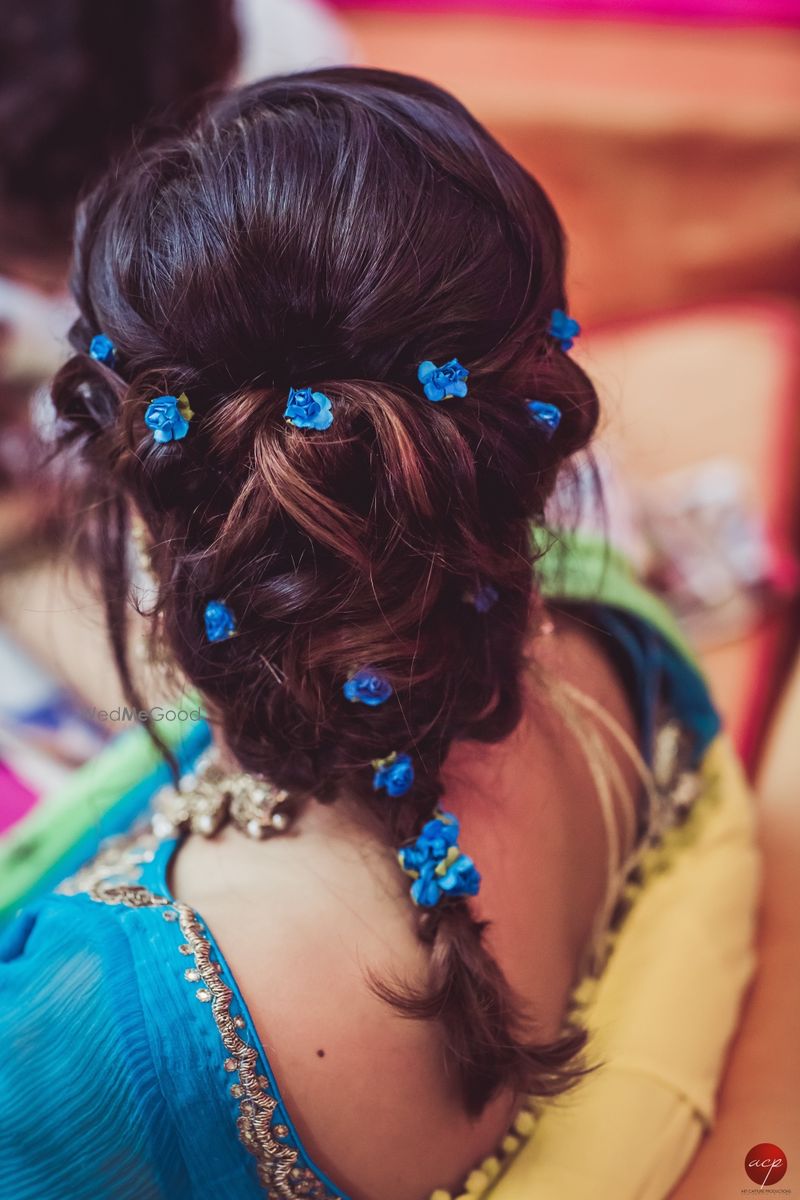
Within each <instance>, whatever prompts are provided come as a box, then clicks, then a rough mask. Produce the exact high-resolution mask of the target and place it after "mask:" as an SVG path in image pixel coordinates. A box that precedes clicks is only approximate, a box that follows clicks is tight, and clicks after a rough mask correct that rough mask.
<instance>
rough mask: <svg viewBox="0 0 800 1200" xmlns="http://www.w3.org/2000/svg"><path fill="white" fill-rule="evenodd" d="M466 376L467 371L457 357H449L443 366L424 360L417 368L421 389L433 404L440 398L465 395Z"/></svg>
mask: <svg viewBox="0 0 800 1200" xmlns="http://www.w3.org/2000/svg"><path fill="white" fill-rule="evenodd" d="M468 377H469V371H468V370H467V368H466V367H462V365H461V363H460V362H459V361H458V359H457V358H451V359H450V362H448V363H445V364H444V366H443V367H437V366H436V363H432V362H429V361H427V360H426V361H425V362H421V363H420V364H419V366H418V368H417V379H418V380H419V381H420V383H421V384H422V390H423V392H424V393H425V395H426V397H427V399H428V400H432V401H433V402H434V403H435V404H436V403H438V402H439V401H440V400H450V399H451V398H452V397H453V396H458V397H459V398H460V397H463V396H466V394H467V384H466V380H467V379H468Z"/></svg>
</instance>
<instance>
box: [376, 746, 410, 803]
mask: <svg viewBox="0 0 800 1200" xmlns="http://www.w3.org/2000/svg"><path fill="white" fill-rule="evenodd" d="M372 767H373V770H374V771H375V774H374V776H373V779H372V786H373V788H374V790H375V791H376V792H381V791H384V790H385V791H386V794H387V796H394V797H398V796H405V794H406V792H410V791H411V788H412V787H413V786H414V764H413V763H412V761H411V759H410V758H409V756H408V755H407V754H397V752H395V753H393V754H390V755H389V756H388V758H376V759H375V761H374V762H373V764H372Z"/></svg>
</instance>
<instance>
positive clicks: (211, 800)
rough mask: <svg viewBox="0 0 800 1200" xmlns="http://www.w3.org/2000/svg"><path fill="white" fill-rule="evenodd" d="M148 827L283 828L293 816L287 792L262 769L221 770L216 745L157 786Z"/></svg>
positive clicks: (161, 834) (261, 831)
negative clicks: (172, 781)
mask: <svg viewBox="0 0 800 1200" xmlns="http://www.w3.org/2000/svg"><path fill="white" fill-rule="evenodd" d="M153 809H154V811H153V817H152V828H153V833H154V834H155V835H156V837H157V838H159V839H165V838H170V837H175V836H176V835H177V834H178V833H199V834H200V835H201V836H202V837H207V838H211V837H214V835H215V834H216V833H218V832H219V830H220V829H221V828H222V826H223V825H224V824H226V823H227V822H228V821H231V822H232V823H233V824H234V825H236V826H237V828H239V829H241V831H242V832H243V833H246V834H247V836H248V837H251V838H254V839H261V838H266V837H274V836H275V835H276V834H279V833H285V832H286V830H287V829H288V828H289V826H290V825H291V823H292V818H293V817H294V803H293V800H292V797H291V796H290V794H289V792H285V791H282V790H281V789H280V788H276V787H275V786H274V785H273V784H271V783H270V782H269V780H268V779H266V778H265V777H264V776H263V775H249V774H248V773H247V772H246V771H226V770H225V769H224V768H223V767H222V766H221V765H220V763H219V757H218V754H217V752H216V751H215V750H213V749H212V750H208V751H206V753H205V754H202V755H201V756H200V758H199V759H198V760H197V763H196V764H195V767H194V769H193V770H192V771H191V772H190V773H189V774H187V775H183V776H182V777H181V780H180V783H179V785H178V786H177V787H174V786H172V785H168V786H166V787H163V788H161V789H160V790H159V791H158V792H157V793H156V795H155V798H154V800H153Z"/></svg>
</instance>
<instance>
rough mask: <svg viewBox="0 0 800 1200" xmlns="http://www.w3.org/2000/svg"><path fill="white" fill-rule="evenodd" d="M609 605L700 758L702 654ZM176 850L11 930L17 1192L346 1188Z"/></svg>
mask: <svg viewBox="0 0 800 1200" xmlns="http://www.w3.org/2000/svg"><path fill="white" fill-rule="evenodd" d="M592 619H593V621H594V623H595V624H596V626H597V627H598V628H599V629H601V630H604V631H605V632H606V633H607V634H608V636H609V637H610V638H611V639H612V640H613V644H614V646H615V647H616V656H617V660H618V662H619V664H620V669H621V671H622V672H623V676H624V677H625V678H626V680H627V682H628V684H629V686H630V688H631V690H632V695H633V696H634V697H635V700H636V707H637V709H638V712H639V714H640V719H641V730H642V744H643V747H644V748H645V749H646V748H648V747H649V746H650V745H651V743H652V732H653V727H654V722H655V713H656V708H657V706H658V705H663V704H664V703H666V704H667V705H668V706H669V708H670V709H671V710H672V711H673V712H675V713H676V715H678V716H679V717H680V718H681V719H682V721H684V722H685V723H686V725H687V726H688V728H689V729H690V730H691V731H692V733H693V735H694V750H695V755H696V757H698V758H699V757H700V756H701V755H702V752H703V750H704V749H705V748H706V746H707V745H708V744H709V742H710V741H711V740H712V739H713V736H714V734H715V733H716V731H717V729H718V726H719V722H718V719H717V717H716V714H715V713H714V711H713V709H712V707H711V705H710V702H709V700H708V697H707V693H706V691H705V687H704V686H703V684H702V681H701V679H700V677H699V675H698V674H697V672H696V671H695V670H694V668H693V667H691V666H690V665H689V664H688V663H687V662H686V661H685V660H684V659H683V658H682V657H681V656H680V655H679V654H678V653H677V652H676V651H675V650H673V649H671V648H670V646H669V645H668V644H667V642H666V641H665V640H664V638H663V637H661V635H660V634H658V633H657V632H656V631H655V630H654V629H653V628H652V627H650V626H648V625H647V624H646V623H645V622H644V621H642V620H640V619H638V618H635V617H633V616H631V615H630V614H623V613H621V612H620V611H618V610H617V611H613V610H610V609H601V608H600V607H596V608H595V609H594V610H593V615H592ZM173 849H174V843H172V842H163V843H160V844H157V843H155V841H154V840H153V839H150V838H149V835H148V836H147V837H145V839H144V840H143V841H141V840H140V841H138V842H137V843H135V844H134V845H133V846H132V847H128V848H127V849H121V850H120V851H119V852H118V853H116V854H115V853H114V852H113V851H112V852H110V854H109V855H108V856H107V857H106V860H105V861H104V862H102V861H101V863H100V864H98V866H97V867H96V868H95V869H92V868H87V869H86V871H85V872H84V877H83V878H82V879H81V878H79V879H77V880H76V882H75V884H74V894H53V895H50V896H48V897H46V898H44V899H42V900H40V901H39V902H38V903H37V904H36V905H35V906H33V907H32V908H31V909H29V910H27V911H26V912H24V913H23V914H22V915H21V916H20V917H19V918H18V919H17V920H16V922H15V923H13V924H12V925H11V927H10V928H9V929H8V930H6V932H5V934H4V935H3V937H2V940H0V1045H2V1047H3V1053H2V1055H0V1196H2V1197H4V1198H5V1197H8V1198H9V1200H56V1198H58V1200H65V1198H69V1200H106V1198H107V1200H200V1198H201V1197H202V1198H203V1200H205V1197H207V1196H209V1195H221V1196H225V1197H231V1198H233V1197H235V1198H236V1200H249V1198H250V1197H254V1198H255V1197H264V1196H265V1195H266V1196H268V1197H271V1198H273V1197H274V1198H278V1197H282V1198H283V1200H286V1198H287V1197H288V1198H289V1200H291V1198H293V1197H297V1198H300V1197H311V1198H312V1200H328V1198H329V1197H342V1196H343V1193H341V1192H340V1191H339V1190H337V1188H336V1187H335V1186H334V1185H333V1184H332V1183H331V1181H330V1180H329V1179H327V1178H326V1177H325V1176H324V1175H323V1174H322V1172H320V1171H319V1170H318V1169H317V1168H315V1167H314V1164H313V1163H311V1162H310V1160H309V1158H308V1156H307V1154H306V1153H305V1151H304V1149H303V1147H302V1145H301V1144H300V1141H299V1139H298V1137H297V1134H296V1132H295V1130H294V1128H293V1126H292V1123H291V1120H290V1117H289V1114H288V1113H287V1112H286V1111H285V1109H284V1107H283V1104H282V1101H281V1098H280V1094H279V1091H278V1087H277V1083H276V1081H275V1079H274V1078H273V1076H272V1073H271V1071H270V1066H269V1063H268V1061H267V1058H266V1055H265V1054H264V1051H263V1048H262V1047H261V1046H260V1044H259V1042H258V1039H257V1037H256V1033H255V1029H254V1028H253V1024H252V1021H251V1019H250V1016H249V1014H248V1012H247V1009H246V1006H245V1005H244V1002H243V1000H242V997H241V995H240V994H239V992H238V989H237V987H236V983H235V980H234V979H233V978H232V977H231V975H230V972H229V971H228V969H227V967H226V965H225V961H224V959H223V957H222V955H221V954H220V952H219V949H218V947H217V946H216V945H215V943H214V939H213V936H212V934H211V932H210V931H209V930H208V929H206V928H205V927H204V926H203V924H202V919H201V918H200V917H199V916H198V915H197V914H195V913H192V911H191V910H189V909H188V908H186V907H185V906H183V905H181V904H179V903H177V902H175V901H174V900H173V898H172V897H171V896H170V894H169V891H168V886H167V879H166V865H167V862H168V859H169V856H170V855H171V853H172V851H173ZM215 964H216V965H215Z"/></svg>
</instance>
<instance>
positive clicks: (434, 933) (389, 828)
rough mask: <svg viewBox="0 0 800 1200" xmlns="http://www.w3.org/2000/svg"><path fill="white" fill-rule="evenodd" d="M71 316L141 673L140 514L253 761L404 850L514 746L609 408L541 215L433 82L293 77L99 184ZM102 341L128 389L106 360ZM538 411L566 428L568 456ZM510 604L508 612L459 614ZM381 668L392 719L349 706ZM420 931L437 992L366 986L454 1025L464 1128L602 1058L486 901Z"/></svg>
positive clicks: (448, 1036) (177, 638)
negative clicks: (548, 526)
mask: <svg viewBox="0 0 800 1200" xmlns="http://www.w3.org/2000/svg"><path fill="white" fill-rule="evenodd" d="M74 291H75V295H76V298H77V301H78V304H79V306H80V310H81V318H80V320H79V321H78V323H77V324H76V326H75V328H74V330H73V333H72V340H73V345H74V347H75V351H76V354H75V356H74V357H73V358H72V359H71V360H70V361H69V362H68V363H67V364H66V365H65V367H64V368H63V369H62V371H61V372H60V374H59V376H58V377H57V378H56V381H55V384H54V389H53V395H54V400H55V404H56V407H57V409H58V412H59V414H60V416H61V418H62V421H61V430H62V436H63V439H64V441H65V442H78V443H79V444H80V446H81V448H82V453H83V456H84V460H85V463H86V470H87V478H88V481H89V484H90V486H91V488H92V491H93V495H94V496H95V498H101V505H102V511H103V520H102V522H101V537H102V544H101V546H100V548H99V550H98V560H99V562H100V565H101V570H102V574H103V579H104V586H105V596H106V606H107V611H108V614H109V620H110V625H111V632H112V638H113V641H114V646H115V652H116V654H117V657H118V660H119V662H120V666H121V669H122V671H123V676H124V677H125V678H127V679H128V680H130V672H129V671H128V669H127V662H126V658H125V642H126V638H125V633H124V611H125V598H126V591H127V580H126V555H125V549H124V547H125V540H126V537H127V512H128V509H129V505H130V501H133V503H134V505H135V508H136V509H137V510H138V512H139V513H140V514H141V516H142V518H143V520H144V522H145V524H146V526H147V529H148V531H149V535H150V539H151V541H152V546H153V555H152V559H153V569H154V574H155V577H156V580H157V585H158V599H157V602H156V604H155V606H154V611H153V616H152V622H153V626H154V629H156V630H157V632H158V635H159V637H160V638H161V639H163V640H164V641H165V642H166V644H167V645H168V647H169V649H170V653H171V655H172V656H173V657H174V659H175V660H176V662H177V663H178V664H179V667H180V669H181V671H182V672H183V673H184V674H185V675H186V677H187V678H188V679H189V680H191V681H192V682H193V683H194V684H195V685H196V687H197V688H198V689H199V690H200V692H201V693H202V695H203V697H204V698H205V702H206V704H207V706H208V710H209V712H210V713H211V714H212V716H213V717H214V719H215V720H216V721H217V722H218V723H219V725H220V726H221V728H222V730H223V732H224V737H225V739H226V743H227V745H228V747H229V748H230V749H231V750H232V752H233V754H234V755H235V756H236V758H237V759H238V761H239V762H240V763H241V765H242V766H243V767H244V768H245V769H247V770H251V771H254V772H259V773H263V774H264V775H266V776H267V777H269V779H270V780H272V781H273V782H274V783H275V784H276V785H277V786H278V787H280V788H285V789H287V790H288V791H289V792H292V793H296V794H302V795H307V794H313V795H314V796H315V797H316V798H317V799H318V800H320V801H322V802H335V801H336V799H337V798H338V797H340V796H342V795H345V794H346V795H348V796H349V797H355V798H356V799H357V800H358V801H359V802H360V803H361V804H363V805H364V806H366V807H368V808H369V809H370V810H371V811H372V812H374V813H376V814H377V815H378V816H379V818H380V820H381V822H382V824H383V827H384V828H385V836H386V839H387V842H388V843H389V844H391V845H395V846H397V845H400V844H401V843H402V842H403V841H404V839H408V838H410V837H413V836H414V835H415V834H416V833H418V831H419V829H420V827H421V825H422V823H423V822H424V821H425V820H427V819H428V818H429V817H430V816H431V815H432V813H433V811H434V810H435V808H436V806H437V803H438V801H439V799H440V797H441V795H442V791H443V787H442V781H441V772H442V767H443V764H444V762H445V759H446V757H447V754H448V751H449V748H450V746H451V745H452V743H453V742H454V740H456V739H461V738H470V739H477V740H484V741H487V742H492V741H497V740H500V739H502V738H504V737H506V736H507V735H508V734H509V733H510V732H511V731H512V730H513V729H514V728H515V726H516V725H517V723H518V722H519V720H520V717H521V715H522V714H521V707H522V704H521V671H522V665H523V643H524V641H525V639H526V637H527V635H528V634H529V632H530V629H531V623H532V622H535V621H536V619H537V611H538V605H537V601H538V596H537V591H536V586H535V570H534V567H535V559H536V555H537V550H536V547H535V544H534V542H533V540H532V534H531V530H532V528H533V527H534V526H535V525H536V524H537V523H538V524H541V523H542V521H543V514H544V508H545V503H546V501H547V499H548V496H549V495H550V493H551V491H552V489H553V486H554V482H555V479H556V476H557V474H558V472H559V470H560V468H561V467H562V465H563V464H564V463H565V462H566V460H568V459H569V457H570V456H571V455H573V454H574V453H575V452H576V451H577V450H579V449H581V448H582V447H584V446H585V444H586V443H587V441H588V440H589V438H590V437H591V434H592V432H593V429H594V426H595V424H596V421H597V397H596V394H595V391H594V389H593V387H592V385H591V383H590V382H589V380H588V378H587V377H586V375H585V374H584V373H583V371H582V370H581V368H580V367H579V366H578V365H577V364H576V363H575V362H574V361H573V360H572V359H571V358H570V357H569V356H568V355H567V354H565V353H564V352H563V351H562V349H561V348H560V347H559V344H558V341H557V340H554V339H553V338H552V337H551V336H550V334H549V333H548V321H549V316H550V314H551V312H552V310H553V309H555V308H559V307H561V308H564V307H566V301H565V295H564V244H563V236H562V231H561V228H560V225H559V222H558V219H557V217H556V214H555V212H554V211H553V208H552V206H551V204H550V202H549V200H548V198H547V196H546V195H545V193H544V192H543V190H542V188H541V187H540V186H539V185H538V184H537V183H536V181H535V180H534V179H533V178H531V176H530V175H528V174H527V173H526V171H525V170H523V168H522V167H521V166H520V165H519V164H518V163H517V162H515V161H514V159H512V158H511V157H510V156H509V155H508V154H507V153H506V152H505V151H504V150H503V149H502V148H501V147H500V146H499V145H498V144H497V143H496V142H495V141H494V140H493V139H492V138H491V137H490V135H489V134H488V133H487V132H486V131H485V130H484V129H483V128H482V127H481V126H480V125H479V124H478V123H477V122H476V121H475V120H474V119H473V118H472V117H471V116H470V114H469V113H468V112H467V111H466V110H465V109H464V108H463V107H462V106H461V105H460V104H459V103H458V102H457V101H456V100H455V99H453V97H452V96H450V95H448V94H447V93H445V92H443V91H442V90H440V89H439V88H437V87H435V86H434V85H433V84H430V83H426V82H423V81H421V80H417V79H413V78H409V77H405V76H401V75H397V74H392V73H388V72H382V71H377V70H362V69H354V68H346V69H336V70H322V71H315V72H308V73H304V74H300V75H295V76H290V77H286V78H282V79H273V80H269V81H267V82H263V83H259V84H256V85H253V86H250V87H248V88H245V89H241V90H239V91H235V92H233V93H231V94H230V95H228V96H226V97H223V98H222V99H219V100H217V101H216V102H214V103H213V104H212V105H211V106H210V107H209V108H208V109H207V111H206V112H205V113H204V114H203V115H202V117H201V118H200V120H199V122H198V123H197V124H196V126H195V127H194V128H193V129H192V130H191V131H190V132H189V133H187V134H184V135H182V136H180V137H178V138H176V139H174V140H172V141H166V142H162V143H160V144H158V145H157V146H155V147H153V148H151V149H150V150H148V151H146V152H145V153H144V154H142V155H140V156H138V157H137V159H136V161H135V163H128V164H124V163H123V164H122V166H121V167H120V168H119V169H117V170H116V171H115V172H114V173H113V174H112V175H110V176H109V177H107V178H106V179H105V180H104V181H103V182H102V183H101V184H100V185H99V187H98V188H97V189H96V191H95V192H94V193H93V194H92V195H91V196H90V197H89V198H88V200H87V201H86V203H85V204H84V206H83V208H82V211H81V213H80V217H79V222H78V229H77V236H76V259H75V271H74ZM98 330H103V331H104V332H105V333H107V334H108V336H109V337H110V338H111V339H112V341H113V343H114V345H115V346H116V349H117V355H116V368H115V369H114V370H112V369H111V368H110V367H109V366H108V365H104V364H102V363H98V362H96V361H94V360H93V359H92V358H91V357H90V356H89V355H88V354H87V348H88V346H89V344H90V340H91V337H92V335H93V334H95V333H96V332H97V331H98ZM454 356H458V358H459V360H460V361H461V362H462V363H464V364H467V365H468V367H469V371H470V379H469V388H468V392H467V395H466V396H463V397H454V398H451V399H448V400H446V401H444V402H442V403H431V402H430V401H429V400H427V399H426V398H425V397H424V396H423V394H422V390H421V388H420V384H419V382H418V380H417V367H418V365H419V363H420V362H422V361H425V360H434V361H435V362H444V361H447V360H449V359H451V358H452V357H454ZM292 386H295V387H299V386H312V387H314V388H315V389H319V390H320V391H322V392H324V393H325V395H326V396H328V397H329V398H330V400H331V404H332V406H333V410H334V411H335V415H336V419H335V421H334V423H333V425H332V427H331V428H330V429H327V430H326V431H325V432H317V431H309V430H306V429H298V428H294V427H292V426H291V425H289V424H287V423H286V421H285V420H284V419H283V414H284V409H285V406H286V398H287V394H288V391H289V388H290V387H292ZM181 392H185V393H187V394H188V396H189V397H190V401H191V409H192V412H193V414H194V416H193V419H192V422H191V429H190V433H189V434H188V436H186V437H183V438H182V439H181V440H179V441H172V442H169V443H167V444H159V443H158V442H157V441H155V440H154V438H153V437H152V435H151V433H150V431H149V430H148V429H147V428H146V426H145V423H144V414H145V411H146V408H147V404H148V401H150V400H152V398H153V396H154V395H156V394H157V393H170V394H173V393H174V394H175V395H178V394H179V393H181ZM531 398H535V399H537V400H538V401H540V402H542V403H546V404H552V405H555V406H557V408H558V410H559V411H560V413H561V421H560V424H559V425H558V428H557V430H556V431H555V433H552V436H544V435H543V432H542V429H541V428H540V427H538V426H537V424H536V423H535V422H534V421H532V420H531V419H530V414H529V412H528V409H527V402H528V401H529V400H530V399H531ZM551 432H552V431H551ZM487 583H489V584H490V585H491V588H492V592H493V596H496V597H497V599H496V603H495V604H494V605H493V607H492V609H491V612H490V613H486V612H483V611H480V609H481V608H482V607H484V606H476V605H475V604H473V603H470V602H469V599H468V598H469V597H470V596H474V595H475V593H476V591H477V590H478V589H480V588H481V587H482V586H485V585H486V584H487ZM209 598H223V599H224V600H225V603H226V604H227V605H228V606H229V607H230V608H231V610H232V611H233V612H235V614H236V623H237V636H236V637H234V638H229V639H226V640H224V641H221V642H219V643H209V642H208V641H207V640H206V639H205V638H204V637H203V636H202V632H201V631H202V623H203V611H204V605H205V604H206V603H207V601H208V600H209ZM465 598H466V599H465ZM367 665H369V666H371V667H374V668H376V669H378V670H379V671H380V673H381V676H382V677H383V678H384V679H385V680H386V681H387V682H388V683H389V684H390V685H391V688H392V690H393V695H392V698H391V700H390V701H389V702H387V703H384V704H381V705H380V706H365V705H358V704H352V703H350V702H348V700H347V699H346V697H345V696H344V695H343V690H342V684H343V682H344V681H345V680H346V679H348V677H350V676H351V674H352V672H353V671H354V670H357V669H358V668H360V667H364V666H367ZM392 751H395V752H398V753H403V754H408V755H409V756H410V757H411V758H412V760H413V763H414V768H415V781H414V785H413V787H412V788H410V790H408V791H407V792H406V793H405V794H404V795H402V796H399V797H394V798H391V797H387V796H386V795H385V794H382V793H380V794H379V793H376V792H375V790H374V788H373V767H372V764H373V762H374V761H375V760H376V759H379V758H382V757H383V756H385V755H386V754H387V753H389V752H392ZM418 913H419V920H418V929H419V936H420V938H421V939H422V940H423V941H424V942H425V943H426V944H427V945H428V946H429V947H430V974H429V980H428V984H427V986H426V988H425V989H424V991H422V992H413V993H412V992H410V991H405V990H403V989H402V988H401V987H397V986H395V985H393V984H389V983H388V982H386V981H373V983H374V986H375V987H376V988H377V990H378V991H379V992H380V993H381V994H382V995H383V996H384V998H385V999H386V1000H387V1001H388V1002H389V1003H391V1004H393V1005H395V1006H396V1008H397V1009H398V1010H399V1011H401V1012H403V1013H404V1014H406V1015H407V1016H410V1017H414V1018H418V1019H425V1020H433V1019H436V1020H439V1021H440V1022H441V1028H442V1030H443V1037H444V1040H445V1052H446V1055H447V1060H448V1063H449V1064H450V1067H451V1069H452V1070H453V1072H454V1073H455V1075H456V1077H457V1078H458V1079H459V1081H460V1084H461V1088H462V1092H463V1097H464V1103H465V1105H466V1107H467V1109H468V1110H469V1111H470V1112H471V1113H478V1112H480V1111H481V1110H482V1108H483V1107H484V1106H485V1104H486V1103H487V1101H488V1100H489V1099H490V1098H491V1097H492V1096H493V1095H494V1094H495V1093H496V1092H497V1091H498V1090H499V1089H500V1088H502V1087H507V1086H511V1087H514V1088H517V1089H520V1090H525V1091H527V1092H533V1093H536V1094H540V1095H545V1094H553V1093H555V1092H558V1091H560V1090H562V1089H563V1088H564V1087H566V1086H567V1085H568V1084H569V1083H570V1082H571V1080H572V1079H573V1078H574V1077H575V1074H576V1072H577V1071H578V1070H579V1069H580V1068H579V1067H577V1066H576V1054H577V1051H578V1050H579V1049H580V1047H581V1045H582V1044H583V1034H582V1033H581V1032H580V1031H579V1030H577V1029H575V1028H573V1027H571V1026H569V1025H568V1026H566V1027H565V1029H564V1031H563V1035H562V1036H560V1037H559V1038H558V1039H557V1040H556V1041H555V1042H551V1043H549V1044H546V1045H543V1044H541V1043H537V1042H536V1040H535V1038H533V1037H532V1034H531V1031H530V1029H529V1028H528V1027H527V1026H526V1023H525V1021H524V1020H523V1018H522V1016H521V1006H520V1004H519V1002H518V1000H517V998H516V997H515V996H514V994H513V993H512V991H511V989H510V988H509V986H508V984H507V982H506V980H505V979H504V976H503V974H502V972H501V970H500V968H499V967H498V965H497V964H496V963H495V961H494V960H493V958H492V957H491V955H490V953H489V951H488V949H487V947H486V945H485V940H484V927H483V926H482V925H481V923H480V922H478V921H476V920H475V919H474V918H473V916H472V914H471V912H470V909H469V905H468V902H467V901H466V900H464V899H460V900H458V899H453V900H450V901H447V902H444V903H442V904H440V905H437V906H436V907H432V908H428V909H419V910H418Z"/></svg>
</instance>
